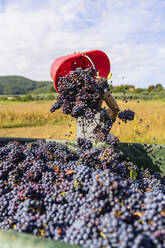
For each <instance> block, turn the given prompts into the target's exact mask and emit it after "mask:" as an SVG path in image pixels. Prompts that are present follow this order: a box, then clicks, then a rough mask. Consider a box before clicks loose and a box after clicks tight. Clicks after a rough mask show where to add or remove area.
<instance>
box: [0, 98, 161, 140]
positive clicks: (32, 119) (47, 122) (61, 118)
mask: <svg viewBox="0 0 165 248" xmlns="http://www.w3.org/2000/svg"><path fill="white" fill-rule="evenodd" d="M51 104H53V101H46V102H44V101H41V102H27V103H22V102H20V103H0V137H24V138H46V139H58V140H59V139H67V140H74V139H75V134H76V120H75V119H73V120H71V118H70V116H67V115H64V114H63V113H62V112H61V111H60V110H59V111H57V112H55V113H53V114H52V113H50V112H49V108H50V106H51ZM118 104H119V106H120V109H121V110H124V109H131V110H133V111H135V113H136V117H135V120H134V121H131V122H127V123H124V122H122V121H119V119H117V120H116V122H115V123H114V125H113V128H112V130H111V133H113V134H114V135H116V136H118V138H119V139H120V141H121V142H135V143H156V144H165V102H161V101H140V102H139V103H138V102H137V101H129V102H128V103H123V102H122V101H121V100H119V101H118ZM69 124H72V125H71V127H70V128H69Z"/></svg>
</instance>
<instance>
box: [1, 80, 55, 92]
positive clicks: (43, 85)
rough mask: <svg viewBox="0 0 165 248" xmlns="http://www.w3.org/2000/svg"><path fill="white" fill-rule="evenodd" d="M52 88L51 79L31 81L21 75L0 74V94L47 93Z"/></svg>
mask: <svg viewBox="0 0 165 248" xmlns="http://www.w3.org/2000/svg"><path fill="white" fill-rule="evenodd" d="M52 90H53V82H51V81H41V82H39V81H33V80H30V79H28V78H25V77H21V76H0V95H22V94H29V93H43V92H44V93H48V92H51V91H52Z"/></svg>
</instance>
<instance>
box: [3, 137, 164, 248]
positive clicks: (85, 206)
mask: <svg viewBox="0 0 165 248" xmlns="http://www.w3.org/2000/svg"><path fill="white" fill-rule="evenodd" d="M77 144H78V148H77V150H73V151H72V150H69V149H68V147H67V146H65V145H61V144H58V143H56V142H47V143H46V142H41V141H38V142H36V143H27V144H24V145H23V144H20V143H18V142H13V143H8V144H7V145H5V146H3V147H0V228H2V229H14V230H16V231H18V232H26V233H31V234H34V235H37V236H41V237H46V238H50V239H54V240H61V241H64V242H69V243H71V244H78V245H82V246H83V247H89V248H102V247H104V248H109V247H112V248H116V247H120V248H124V247H127V248H129V247H131V248H146V247H148V248H150V247H155V248H162V247H165V185H164V184H163V181H162V180H161V178H159V175H158V174H156V175H151V174H150V173H149V171H143V172H140V171H138V169H137V168H136V166H135V165H134V164H133V163H131V162H129V161H126V160H125V158H124V156H123V155H122V154H120V153H117V152H115V150H114V148H113V147H109V148H106V147H104V146H103V147H100V148H93V147H92V144H91V143H90V141H88V140H85V139H78V142H77ZM132 175H136V176H135V177H133V176H132Z"/></svg>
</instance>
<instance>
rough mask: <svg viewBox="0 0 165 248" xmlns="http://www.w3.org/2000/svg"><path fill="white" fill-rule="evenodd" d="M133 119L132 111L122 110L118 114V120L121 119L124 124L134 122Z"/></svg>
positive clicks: (133, 113)
mask: <svg viewBox="0 0 165 248" xmlns="http://www.w3.org/2000/svg"><path fill="white" fill-rule="evenodd" d="M134 117H135V112H133V111H132V110H129V109H127V110H124V111H120V112H119V114H118V118H119V119H121V120H122V121H124V122H127V121H132V120H134Z"/></svg>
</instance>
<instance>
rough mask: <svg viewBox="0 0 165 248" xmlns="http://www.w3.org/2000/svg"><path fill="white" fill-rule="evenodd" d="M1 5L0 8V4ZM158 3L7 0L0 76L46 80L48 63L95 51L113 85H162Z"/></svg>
mask: <svg viewBox="0 0 165 248" xmlns="http://www.w3.org/2000/svg"><path fill="white" fill-rule="evenodd" d="M0 6H1V5H0ZM164 13H165V4H164V2H163V1H161V0H150V1H144V0H135V1H131V0H118V1H116V0H95V1H94V0H77V1H75V0H70V1H66V0H60V1H59V0H47V1H46V0H40V1H32V0H22V1H21V2H20V1H17V0H13V1H11V0H8V4H7V5H6V8H5V11H4V10H3V11H1V12H0V75H9V74H10V75H12V74H14V75H16V74H17V75H23V76H26V77H29V78H31V79H35V80H50V67H51V64H52V62H53V61H54V59H56V58H57V57H59V56H63V55H65V54H68V53H72V52H74V51H87V50H91V49H101V50H103V51H105V52H106V53H107V54H108V56H109V58H110V60H111V66H112V73H113V82H114V84H116V83H118V82H119V83H121V78H122V77H123V76H124V77H125V82H126V83H127V82H128V83H134V84H136V86H137V87H139V86H140V87H147V86H148V85H149V84H153V83H162V84H163V85H164V87H165V80H164V76H165V72H164V61H165V46H164V44H165V35H164V31H165V18H164V15H165V14H164Z"/></svg>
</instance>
